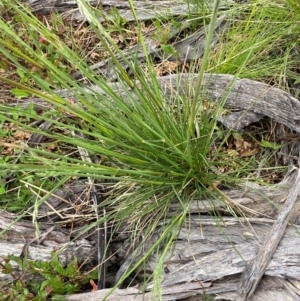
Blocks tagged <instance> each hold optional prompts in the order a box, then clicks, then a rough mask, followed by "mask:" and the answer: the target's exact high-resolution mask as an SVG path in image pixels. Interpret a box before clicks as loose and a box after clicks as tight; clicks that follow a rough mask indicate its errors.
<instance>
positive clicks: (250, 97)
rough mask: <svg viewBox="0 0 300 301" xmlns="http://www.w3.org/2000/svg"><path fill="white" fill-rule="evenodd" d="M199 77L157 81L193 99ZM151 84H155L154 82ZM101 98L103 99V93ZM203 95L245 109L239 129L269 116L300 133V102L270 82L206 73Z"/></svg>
mask: <svg viewBox="0 0 300 301" xmlns="http://www.w3.org/2000/svg"><path fill="white" fill-rule="evenodd" d="M196 78H197V74H193V73H182V74H172V75H167V76H162V77H158V78H157V81H158V83H159V85H160V86H161V88H162V90H163V91H164V93H165V95H166V98H167V99H169V101H171V100H172V98H174V97H175V96H176V95H178V94H180V95H188V96H189V97H190V98H191V99H192V97H193V91H194V89H195V85H196ZM108 85H109V86H110V87H111V88H112V89H113V90H114V91H115V92H116V93H118V94H119V95H121V97H122V98H123V99H124V100H125V101H126V99H128V90H126V91H125V90H124V89H125V88H124V86H123V85H121V84H119V83H117V82H116V83H108ZM149 85H150V86H151V83H149ZM85 90H86V92H87V93H90V94H94V92H96V93H97V94H100V95H102V96H103V97H106V98H108V99H109V98H110V96H109V95H107V94H106V93H105V89H104V88H101V87H99V86H98V85H91V86H89V87H88V88H86V89H85ZM58 94H59V95H61V96H62V97H64V98H66V99H68V98H72V99H74V100H75V101H76V95H74V94H73V93H72V92H71V91H67V90H63V91H58ZM132 94H133V92H132ZM97 97H98V98H99V96H97ZM133 97H135V95H133ZM200 98H201V99H203V98H204V99H207V100H211V101H214V102H218V103H224V104H225V107H228V108H238V109H242V110H243V113H241V114H240V115H239V116H238V120H236V118H235V119H233V120H235V121H236V122H235V123H234V122H233V121H232V120H231V121H230V122H229V124H230V125H232V126H235V129H239V130H241V126H243V127H244V126H246V125H247V124H250V123H251V122H254V121H253V120H255V121H257V120H259V118H262V117H263V116H268V117H270V118H272V119H273V120H274V121H277V122H279V123H282V124H284V125H286V126H287V127H288V128H290V129H291V130H294V131H296V132H298V133H300V116H299V114H298V112H300V102H299V101H298V100H297V99H296V98H294V97H292V96H291V95H290V94H288V93H287V92H285V91H283V90H281V89H278V88H275V87H272V86H270V85H267V84H264V83H261V82H258V81H254V80H250V79H238V78H235V77H234V76H233V75H228V74H205V76H204V82H203V89H202V92H201V95H200ZM112 101H113V100H112ZM16 104H18V105H20V106H21V107H22V108H26V107H27V106H28V105H34V107H35V108H36V109H39V108H43V109H45V108H51V106H52V105H49V103H47V102H45V101H43V100H42V99H40V98H35V97H33V98H29V99H22V100H19V101H18V102H17V103H15V104H12V105H14V106H15V105H16ZM3 110H4V108H3ZM99 110H101V108H99ZM249 111H250V112H254V113H255V114H254V115H253V117H252V118H249V119H248V121H247V122H244V121H243V122H241V120H242V119H243V116H244V114H246V112H249ZM229 116H230V115H229ZM229 116H228V118H229ZM253 118H254V119H253ZM219 119H220V121H221V122H224V123H225V122H226V120H227V116H219ZM248 122H249V123H248ZM225 124H226V123H225Z"/></svg>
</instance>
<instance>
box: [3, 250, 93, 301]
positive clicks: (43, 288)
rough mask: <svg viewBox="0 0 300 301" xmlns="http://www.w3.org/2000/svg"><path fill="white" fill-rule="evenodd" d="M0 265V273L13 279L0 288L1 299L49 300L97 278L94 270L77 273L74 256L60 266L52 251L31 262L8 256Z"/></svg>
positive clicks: (84, 285)
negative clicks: (46, 258) (47, 258)
mask: <svg viewBox="0 0 300 301" xmlns="http://www.w3.org/2000/svg"><path fill="white" fill-rule="evenodd" d="M16 264H17V268H16V266H15V265H16ZM0 267H1V270H2V273H3V274H8V275H10V276H11V277H12V279H13V281H12V282H10V283H7V284H6V285H5V288H2V290H3V296H2V299H1V300H3V301H6V300H7V301H9V300H24V301H27V300H28V301H29V300H32V301H44V300H48V298H50V297H51V300H64V298H63V295H65V294H71V293H74V292H77V291H79V290H81V289H82V288H84V287H86V285H87V284H88V283H89V282H91V281H93V279H97V272H96V271H93V272H88V273H83V272H81V271H80V267H79V266H78V262H77V260H76V259H73V260H72V261H71V262H69V263H68V265H67V266H63V265H62V264H61V263H60V262H59V259H58V256H57V254H55V253H52V258H51V260H49V261H41V260H35V261H33V260H29V259H26V258H25V259H21V258H20V257H18V256H14V255H9V256H7V258H5V259H4V260H3V262H2V263H0Z"/></svg>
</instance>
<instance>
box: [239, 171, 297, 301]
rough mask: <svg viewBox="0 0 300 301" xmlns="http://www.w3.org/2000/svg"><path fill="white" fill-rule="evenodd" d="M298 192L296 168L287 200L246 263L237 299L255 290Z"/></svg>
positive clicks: (243, 300) (279, 237)
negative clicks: (259, 245)
mask: <svg viewBox="0 0 300 301" xmlns="http://www.w3.org/2000/svg"><path fill="white" fill-rule="evenodd" d="M299 193H300V173H299V169H297V178H296V181H295V183H294V185H293V187H292V189H291V192H290V193H289V195H288V197H287V200H286V201H285V203H284V205H283V206H282V209H281V212H280V214H279V215H278V218H277V220H276V222H275V223H274V225H273V227H272V229H271V231H270V233H269V235H268V236H267V238H266V240H265V241H264V243H263V245H262V247H261V248H260V250H259V252H258V253H257V255H256V256H255V258H254V259H253V260H252V261H251V262H250V263H249V264H248V265H247V267H246V269H245V271H244V272H243V275H242V277H241V280H240V284H239V289H238V295H240V297H239V298H238V299H237V300H238V301H245V300H246V299H247V298H249V297H250V296H251V295H252V294H253V293H254V291H255V289H256V287H257V285H258V283H259V281H260V280H261V278H262V276H263V275H264V273H265V270H266V268H267V266H268V265H269V262H270V260H271V258H272V256H273V254H274V253H275V251H276V248H277V246H278V244H279V242H280V240H281V238H282V235H283V233H284V232H285V229H286V226H287V224H288V222H289V220H290V217H291V215H292V210H293V208H294V205H295V202H296V200H297V197H298V195H299Z"/></svg>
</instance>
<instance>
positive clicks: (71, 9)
mask: <svg viewBox="0 0 300 301" xmlns="http://www.w3.org/2000/svg"><path fill="white" fill-rule="evenodd" d="M23 2H24V3H25V4H26V5H28V6H29V7H30V10H31V11H33V12H35V13H39V14H45V15H47V14H50V13H52V12H54V11H57V12H59V13H63V14H62V16H63V17H65V18H70V19H72V20H76V21H78V22H82V21H86V18H85V17H84V15H83V14H82V13H81V12H80V10H79V9H78V8H77V3H76V1H75V0H24V1H23ZM87 2H88V3H89V4H90V5H91V6H94V7H98V8H99V10H100V11H102V12H103V15H102V16H101V15H100V16H99V18H98V19H99V20H100V21H104V20H105V19H106V17H105V15H106V14H107V13H109V11H110V10H111V9H112V8H115V9H117V10H118V14H119V16H120V17H122V18H123V19H124V20H126V21H134V20H135V17H134V16H133V14H132V11H131V8H130V5H129V2H128V1H122V0H101V1H100V0H89V1H87ZM133 3H134V7H135V11H136V16H137V19H138V20H140V21H142V20H149V19H156V18H157V17H159V16H164V17H167V16H170V17H171V16H182V15H187V14H190V13H191V12H193V11H197V9H196V8H194V6H195V5H194V4H192V3H190V4H187V3H186V1H183V0H178V1H155V0H153V1H151V0H149V1H148V0H147V1H136V0H134V1H133ZM212 4H213V2H207V3H206V4H205V8H206V9H207V8H208V6H212ZM233 4H234V1H230V0H222V1H221V9H225V8H229V7H231V6H232V5H233Z"/></svg>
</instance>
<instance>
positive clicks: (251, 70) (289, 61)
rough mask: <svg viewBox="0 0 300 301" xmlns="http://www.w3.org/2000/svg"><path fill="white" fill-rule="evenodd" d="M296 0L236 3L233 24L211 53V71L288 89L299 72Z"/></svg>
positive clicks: (298, 32)
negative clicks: (236, 75)
mask: <svg viewBox="0 0 300 301" xmlns="http://www.w3.org/2000/svg"><path fill="white" fill-rule="evenodd" d="M296 2H297V1H280V0H279V1H264V0H263V1H262V0H256V1H251V2H249V3H248V4H247V5H237V6H235V7H234V8H233V9H232V11H231V15H230V18H231V19H232V26H231V28H230V30H229V31H227V32H226V33H225V34H224V35H223V37H222V39H221V42H220V43H219V45H218V46H217V47H216V49H215V53H214V55H211V57H210V59H211V63H210V66H211V68H210V69H209V71H210V72H216V73H226V74H239V76H240V77H243V78H249V79H254V80H258V81H266V82H267V83H271V84H275V85H277V86H278V87H280V88H282V89H284V90H287V91H289V87H290V86H291V83H293V82H295V81H298V73H299V69H298V68H297V66H298V65H299V55H298V50H297V49H298V45H299V38H298V37H299V34H300V29H299V22H300V14H299V7H298V6H299V5H298V4H297V3H296ZM297 8H298V9H297Z"/></svg>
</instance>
